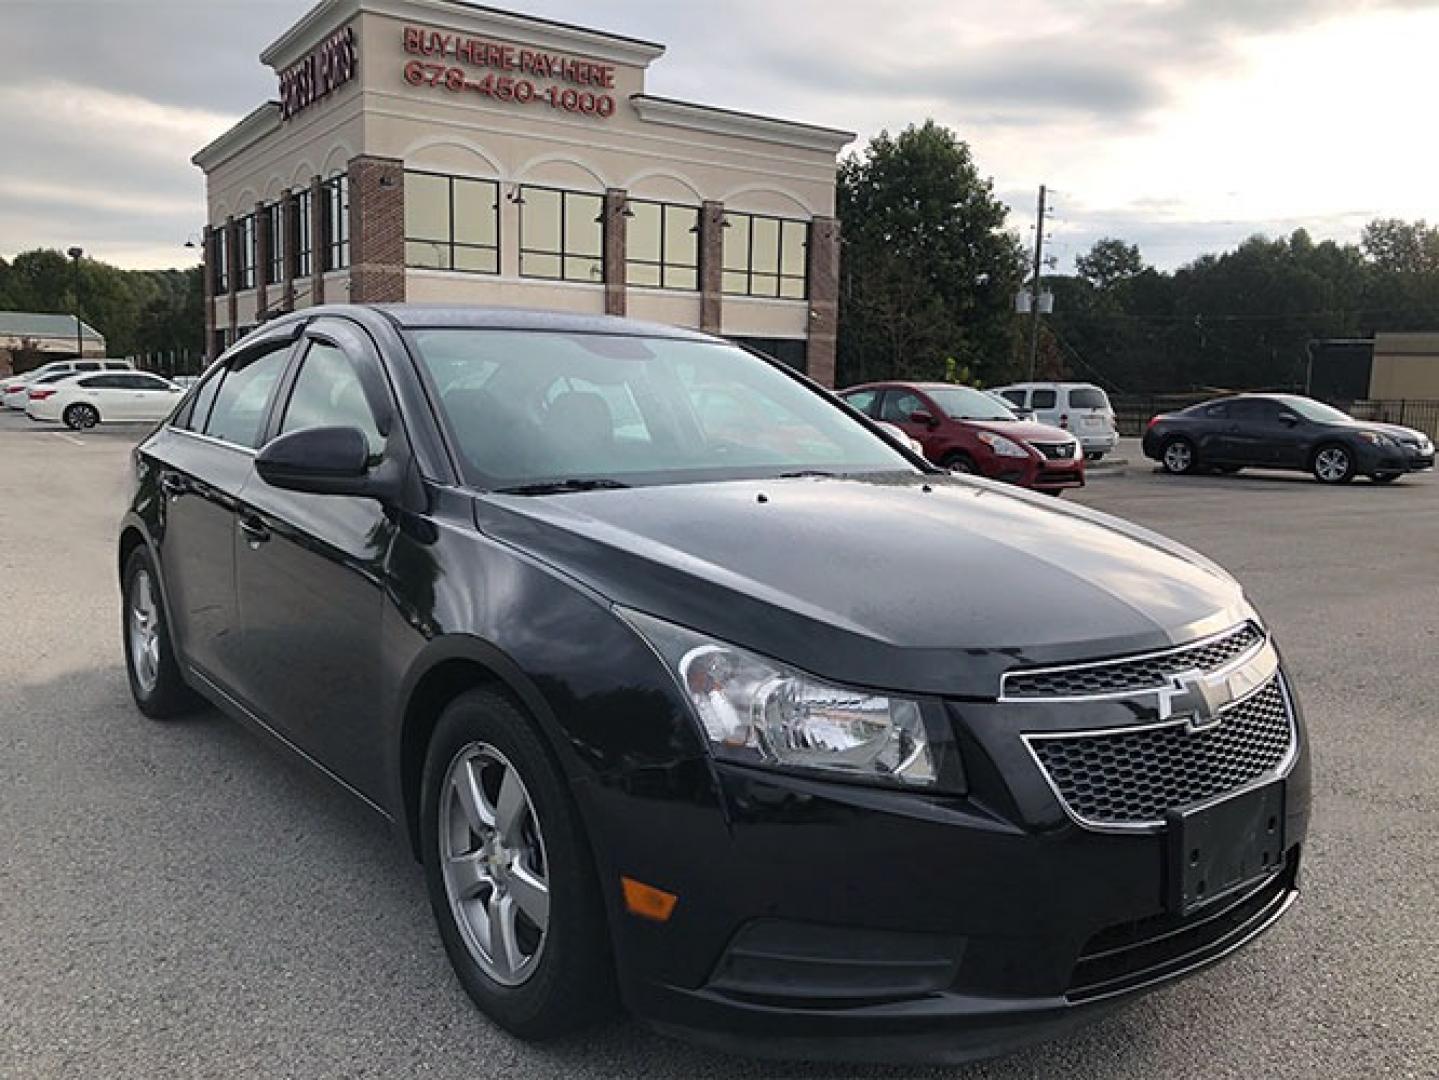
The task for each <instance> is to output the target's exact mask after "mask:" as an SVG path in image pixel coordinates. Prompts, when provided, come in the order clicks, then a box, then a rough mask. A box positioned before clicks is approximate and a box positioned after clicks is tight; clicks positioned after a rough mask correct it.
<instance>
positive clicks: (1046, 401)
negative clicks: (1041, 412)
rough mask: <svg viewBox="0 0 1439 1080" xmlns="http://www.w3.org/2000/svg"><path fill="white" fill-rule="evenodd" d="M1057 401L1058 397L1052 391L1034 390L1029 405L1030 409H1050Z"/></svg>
mask: <svg viewBox="0 0 1439 1080" xmlns="http://www.w3.org/2000/svg"><path fill="white" fill-rule="evenodd" d="M1058 400H1059V395H1058V394H1056V393H1055V392H1054V391H1053V390H1036V391H1035V392H1034V398H1033V400H1032V401H1030V403H1029V407H1030V408H1032V409H1052V408H1054V405H1055V403H1056V402H1057V401H1058Z"/></svg>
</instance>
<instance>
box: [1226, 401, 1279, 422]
mask: <svg viewBox="0 0 1439 1080" xmlns="http://www.w3.org/2000/svg"><path fill="white" fill-rule="evenodd" d="M1229 415H1230V416H1231V417H1233V418H1234V419H1235V420H1248V421H1249V422H1250V423H1265V422H1268V421H1271V420H1277V419H1278V418H1279V409H1278V407H1277V406H1275V404H1274V403H1273V402H1272V401H1260V400H1258V399H1257V398H1255V399H1251V400H1248V401H1234V402H1230V405H1229Z"/></svg>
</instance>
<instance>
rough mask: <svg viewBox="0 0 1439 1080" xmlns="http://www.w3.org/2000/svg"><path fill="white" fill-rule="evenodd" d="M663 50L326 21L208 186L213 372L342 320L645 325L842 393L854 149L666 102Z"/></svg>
mask: <svg viewBox="0 0 1439 1080" xmlns="http://www.w3.org/2000/svg"><path fill="white" fill-rule="evenodd" d="M663 52H664V47H663V46H661V45H657V44H654V43H651V42H647V41H639V40H635V39H633V38H628V37H621V36H619V35H616V34H610V33H605V32H602V31H598V30H589V29H584V28H581V27H577V26H569V25H564V24H560V23H555V22H550V21H547V20H543V19H538V18H532V17H529V16H525V15H519V14H514V13H510V12H505V11H499V10H495V9H492V8H486V7H481V6H478V5H475V4H471V3H465V2H462V0H323V2H322V3H320V4H318V5H317V6H316V7H315V8H313V9H312V10H311V11H310V12H309V14H307V15H306V16H305V17H304V18H302V19H301V20H300V21H299V22H298V23H296V24H295V25H294V26H293V27H291V28H290V29H289V30H287V31H286V32H285V33H284V34H283V35H282V36H281V37H280V38H279V39H278V40H277V41H275V43H274V44H273V45H271V46H270V47H269V48H268V49H266V50H265V52H264V53H263V54H262V55H261V60H262V62H263V63H265V64H267V65H269V66H270V67H271V68H273V69H274V71H275V73H276V76H277V79H278V87H279V90H278V93H279V99H278V100H276V101H271V102H269V103H267V104H265V105H262V106H261V107H260V108H259V109H257V110H256V111H255V112H253V113H251V114H250V115H249V116H247V117H246V118H245V119H244V120H242V121H240V123H239V124H237V125H236V126H235V127H234V128H232V129H231V130H230V131H228V132H227V133H225V134H224V135H222V136H221V137H220V138H218V139H216V140H215V141H214V142H213V143H211V144H210V145H209V146H207V147H205V148H204V149H203V150H201V151H200V152H199V153H197V154H196V155H195V157H194V162H195V164H196V165H198V166H199V167H200V168H201V169H203V170H204V172H205V178H206V187H207V198H208V204H209V211H208V213H209V217H208V221H209V224H208V227H207V230H206V237H205V254H206V274H205V281H206V289H207V304H206V313H207V324H208V325H207V341H208V342H209V349H210V350H211V355H215V354H216V353H218V351H219V350H220V349H222V348H223V347H224V346H225V345H227V344H228V343H229V342H230V341H232V340H234V338H235V337H236V335H239V334H243V333H244V332H246V331H247V330H248V329H250V328H251V327H253V326H255V325H256V324H257V323H259V322H261V321H263V320H264V319H265V318H266V317H269V316H271V315H274V314H277V313H280V312H286V311H291V310H294V309H297V308H303V307H306V306H309V305H312V304H317V303H322V302H346V301H352V302H395V301H409V302H421V303H427V302H438V303H457V304H500V305H513V306H523V307H539V308H557V309H562V310H568V311H578V312H593V313H609V314H615V315H629V316H631V317H635V318H641V319H649V320H653V321H657V322H663V323H670V324H675V325H682V326H690V327H698V328H701V329H704V330H708V331H712V332H715V333H721V334H724V335H726V336H728V337H730V338H733V339H736V340H740V341H744V342H747V343H750V344H753V345H755V346H756V347H759V348H761V349H764V350H765V351H767V352H770V353H771V354H773V355H776V356H778V357H779V358H780V359H782V360H785V361H786V362H788V363H790V364H793V365H794V366H795V367H798V368H801V369H802V370H805V371H807V372H808V373H809V374H810V375H812V376H813V377H815V378H816V379H818V380H820V381H821V382H824V383H832V381H833V378H834V353H835V332H836V323H837V292H838V288H837V286H838V259H839V234H838V227H837V223H836V222H835V219H834V199H835V168H836V155H837V154H838V153H839V151H840V149H841V148H842V147H843V146H844V145H845V144H846V143H848V142H850V141H851V140H852V139H853V137H854V136H853V135H852V134H851V133H849V132H845V131H836V130H833V129H830V128H824V127H816V126H814V125H810V124H801V123H794V122H791V121H787V120H778V119H774V118H771V117H765V116H755V115H751V114H749V113H742V112H734V111H730V110H727V109H722V108H715V107H712V106H709V105H702V104H695V103H692V102H686V101H675V100H672V99H669V98H664V97H657V96H654V95H651V94H649V93H647V92H646V90H645V79H646V74H647V72H648V69H649V66H650V64H652V63H653V62H654V61H656V60H658V59H659V57H660V56H661V55H662V54H663Z"/></svg>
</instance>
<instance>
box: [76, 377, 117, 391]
mask: <svg viewBox="0 0 1439 1080" xmlns="http://www.w3.org/2000/svg"><path fill="white" fill-rule="evenodd" d="M75 382H76V384H77V385H79V386H83V387H84V388H85V389H86V390H111V389H113V387H112V386H111V385H110V380H109V379H107V378H106V377H105V376H104V375H92V376H90V378H88V379H76V380H75Z"/></svg>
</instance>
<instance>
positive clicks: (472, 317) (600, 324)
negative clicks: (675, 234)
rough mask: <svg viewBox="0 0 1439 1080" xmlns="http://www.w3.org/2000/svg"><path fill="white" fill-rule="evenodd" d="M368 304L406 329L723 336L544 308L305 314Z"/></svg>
mask: <svg viewBox="0 0 1439 1080" xmlns="http://www.w3.org/2000/svg"><path fill="white" fill-rule="evenodd" d="M355 307H368V308H370V309H371V310H374V311H378V312H381V313H382V314H384V315H386V316H388V317H389V318H390V319H391V320H392V321H393V322H395V323H396V324H397V325H398V326H400V327H401V328H403V329H406V330H426V329H441V328H454V327H463V328H466V329H476V330H548V331H551V332H554V333H563V334H622V335H626V336H629V337H663V338H675V339H678V340H683V341H707V342H715V341H721V340H723V339H721V338H717V337H715V336H714V335H712V334H705V333H701V332H700V331H698V330H687V329H684V328H682V327H677V326H665V325H664V324H662V323H652V322H645V321H643V320H641V319H625V318H620V317H618V316H615V315H582V314H576V313H573V312H564V311H547V310H544V309H540V308H519V307H488V306H485V307H481V306H456V305H447V304H357V305H332V306H327V307H323V308H306V309H305V310H304V312H302V313H297V314H304V315H307V316H314V315H316V314H322V313H330V314H343V313H344V311H345V310H346V309H347V308H349V309H351V310H353V308H355Z"/></svg>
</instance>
